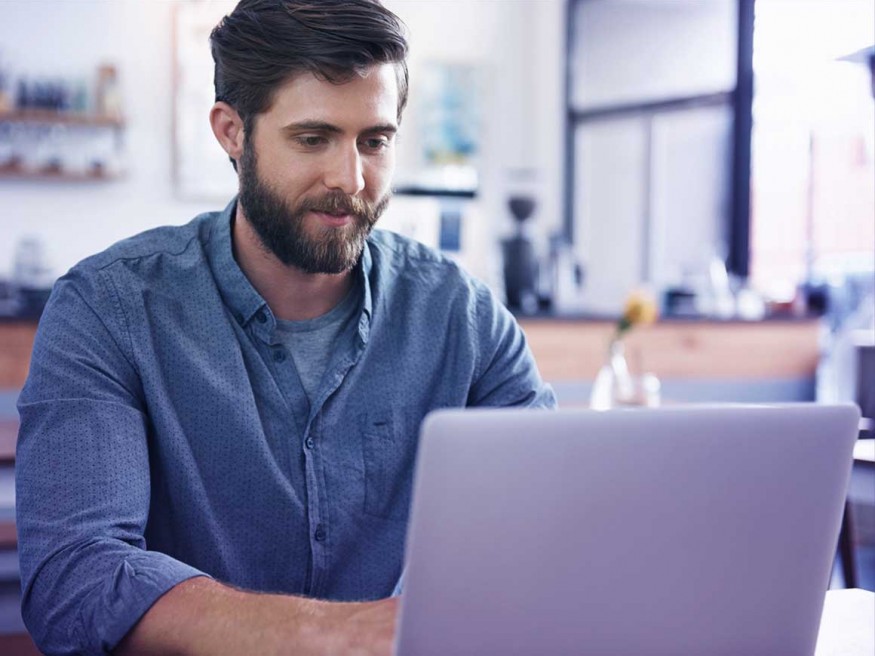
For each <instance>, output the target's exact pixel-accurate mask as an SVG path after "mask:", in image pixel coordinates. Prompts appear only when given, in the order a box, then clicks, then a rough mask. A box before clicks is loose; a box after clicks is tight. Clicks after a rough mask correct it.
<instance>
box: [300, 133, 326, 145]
mask: <svg viewBox="0 0 875 656" xmlns="http://www.w3.org/2000/svg"><path fill="white" fill-rule="evenodd" d="M295 140H296V141H297V142H298V143H299V144H301V145H302V146H306V147H307V148H315V147H316V146H321V145H322V144H323V143H325V137H320V136H319V135H316V134H303V135H301V136H299V137H296V138H295Z"/></svg>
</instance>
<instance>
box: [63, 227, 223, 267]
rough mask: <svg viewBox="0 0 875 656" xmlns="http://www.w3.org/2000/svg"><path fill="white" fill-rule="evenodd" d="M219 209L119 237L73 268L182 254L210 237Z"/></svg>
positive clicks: (107, 265) (103, 265) (109, 264)
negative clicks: (172, 223)
mask: <svg viewBox="0 0 875 656" xmlns="http://www.w3.org/2000/svg"><path fill="white" fill-rule="evenodd" d="M216 214H217V212H206V213H204V214H200V215H198V216H196V217H195V218H194V219H192V220H191V221H189V222H188V223H185V224H183V225H167V226H161V227H157V228H151V229H150V230H146V231H144V232H141V233H139V234H136V235H133V236H131V237H127V238H126V239H122V240H121V241H118V242H116V243H114V244H112V245H111V246H109V247H108V248H106V249H105V250H103V251H101V252H99V253H96V254H94V255H91V256H89V257H87V258H85V259H84V260H82V261H81V262H79V263H78V264H77V265H76V266H74V267H73V269H72V271H71V272H80V273H86V272H94V271H99V270H101V269H106V268H108V267H111V266H112V265H114V264H117V263H120V262H135V261H138V260H142V259H144V258H151V257H154V256H158V255H168V256H171V257H173V256H179V255H183V254H184V253H186V252H188V251H190V250H191V247H192V246H193V245H195V244H197V245H198V250H200V246H201V245H204V244H206V242H207V241H208V240H209V233H210V229H211V227H212V224H213V219H214V218H215V216H216Z"/></svg>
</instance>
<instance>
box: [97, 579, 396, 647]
mask: <svg viewBox="0 0 875 656" xmlns="http://www.w3.org/2000/svg"><path fill="white" fill-rule="evenodd" d="M396 614H397V600H396V599H384V600H382V601H373V602H362V603H338V602H325V601H317V600H313V599H304V598H300V597H289V596H283V595H273V594H257V593H251V592H243V591H240V590H236V589H234V588H229V587H227V586H224V585H222V584H221V583H217V582H216V581H213V580H212V579H208V578H205V577H198V578H193V579H189V580H187V581H184V582H182V583H180V584H179V585H177V586H176V587H174V588H173V589H171V590H170V591H169V592H167V593H166V594H165V595H164V596H163V597H161V598H160V599H159V600H158V601H157V602H156V603H155V605H153V606H152V608H151V609H150V610H149V611H148V612H147V613H146V614H145V615H144V616H143V618H142V619H141V620H140V621H139V622H138V623H137V625H136V626H135V627H134V628H133V630H132V631H131V632H130V633H129V634H128V635H127V636H126V637H125V639H124V640H123V641H122V642H121V643H120V645H119V647H118V649H116V651H115V652H114V653H115V654H117V655H118V656H139V655H145V654H179V655H185V656H189V655H191V656H200V655H203V656H223V655H224V654H228V655H229V656H232V655H233V656H236V655H238V654H261V655H264V656H273V655H279V654H289V655H294V656H299V655H300V656H316V655H317V654H318V655H322V654H324V655H326V656H328V655H332V654H350V655H361V656H366V655H367V656H371V655H374V656H376V655H378V654H380V655H383V656H388V655H389V654H391V652H392V641H393V635H394V630H395V617H396Z"/></svg>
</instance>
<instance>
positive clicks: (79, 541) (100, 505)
mask: <svg viewBox="0 0 875 656" xmlns="http://www.w3.org/2000/svg"><path fill="white" fill-rule="evenodd" d="M104 275H105V274H104V273H103V272H101V271H100V270H87V271H77V270H75V269H74V271H73V272H71V273H70V274H68V275H67V276H65V277H64V278H62V279H61V280H59V281H58V283H56V285H55V288H54V290H53V292H52V296H51V298H50V300H49V303H48V305H47V307H46V310H45V312H44V314H43V317H42V319H41V321H40V325H39V329H38V331H37V337H36V341H35V344H34V350H33V354H32V359H31V368H30V373H29V376H28V380H27V383H26V385H25V387H24V389H23V390H22V393H21V396H20V397H19V404H18V409H19V413H20V416H21V429H20V432H19V436H18V448H17V454H16V523H17V529H18V542H19V561H20V569H21V582H22V616H23V618H24V622H25V624H26V626H27V628H28V630H29V631H30V633H31V635H32V636H33V639H34V641H35V642H36V644H37V645H38V646H39V648H40V649H41V650H42V651H43V652H45V653H47V654H108V653H110V650H111V649H112V648H114V647H115V645H116V644H117V643H118V642H119V641H120V640H121V639H122V638H123V637H124V636H125V634H126V633H127V632H128V631H129V630H130V629H131V628H132V627H133V626H134V624H135V623H136V622H137V621H138V620H139V619H140V617H141V616H142V615H143V614H144V613H145V612H146V611H147V610H148V609H149V607H150V606H151V605H152V604H153V603H154V602H155V601H156V600H157V599H158V598H159V597H160V596H161V595H162V594H164V593H165V592H166V591H167V590H169V589H170V588H172V587H173V586H174V585H176V584H178V583H180V582H181V581H183V580H186V579H188V578H191V577H193V576H199V575H203V573H202V572H200V571H198V570H197V569H195V568H193V567H190V566H188V565H186V564H184V563H181V562H179V561H177V560H175V559H173V558H171V557H170V556H167V555H166V554H162V553H159V552H154V551H148V550H147V545H146V543H145V540H144V537H143V534H144V530H145V526H146V521H147V519H148V515H149V499H150V475H149V449H148V441H147V423H148V422H147V417H146V414H145V409H144V407H143V405H144V404H143V401H142V392H141V390H140V384H139V377H138V374H137V370H136V367H135V365H134V360H133V357H132V349H131V348H130V343H129V341H128V340H129V337H128V332H127V330H126V326H125V319H124V316H123V314H122V309H121V306H120V305H119V303H118V300H117V298H116V297H115V296H114V293H113V289H112V286H111V282H110V281H109V280H108V279H106V278H104V277H103V276H104Z"/></svg>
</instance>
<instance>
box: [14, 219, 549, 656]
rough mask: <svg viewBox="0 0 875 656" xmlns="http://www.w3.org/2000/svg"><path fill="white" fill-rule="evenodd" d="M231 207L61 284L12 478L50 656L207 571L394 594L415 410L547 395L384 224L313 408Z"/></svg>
mask: <svg viewBox="0 0 875 656" xmlns="http://www.w3.org/2000/svg"><path fill="white" fill-rule="evenodd" d="M234 210H235V204H234V203H231V205H229V206H228V208H226V209H225V211H223V212H221V213H209V214H204V215H201V216H199V217H197V218H196V219H194V220H193V221H192V222H191V223H189V224H188V225H185V226H181V227H167V228H159V229H156V230H152V231H149V232H146V233H144V234H142V235H139V236H137V237H133V238H131V239H128V240H126V241H123V242H120V243H119V244H116V245H115V246H113V247H111V248H110V249H108V250H107V251H105V252H103V253H101V254H99V255H96V256H94V257H91V258H89V259H87V260H85V261H83V262H82V263H80V264H79V265H77V266H76V267H74V268H73V269H72V270H71V271H70V272H69V273H68V274H67V275H65V276H64V277H63V278H61V279H60V280H59V281H58V282H57V284H56V285H55V288H54V290H53V292H52V296H51V299H50V300H49V303H48V306H47V307H46V310H45V313H44V315H43V318H42V320H41V322H40V326H39V330H38V333H37V337H36V342H35V345H34V351H33V358H32V362H31V369H30V375H29V377H28V380H27V384H26V385H25V388H24V390H23V391H22V394H21V396H20V399H19V412H20V414H21V432H20V435H19V442H18V452H17V471H16V474H17V488H16V489H17V523H18V535H19V556H20V562H21V577H22V587H23V600H22V614H23V617H24V620H25V623H26V625H27V627H28V629H29V630H30V632H31V633H32V635H33V637H34V639H35V640H36V642H37V644H38V645H39V646H40V647H41V649H43V650H44V651H46V652H48V653H51V654H73V653H77V654H78V653H88V654H102V653H108V651H109V650H110V649H112V648H113V647H114V646H115V645H116V644H117V643H118V642H119V640H120V639H121V638H122V637H123V636H124V635H125V634H126V633H127V632H128V631H129V630H130V629H131V628H132V627H133V625H134V624H135V623H136V621H137V620H138V619H139V618H140V617H141V616H142V615H143V613H145V611H146V610H148V608H149V607H150V606H151V605H152V604H153V603H154V602H155V601H156V599H158V597H160V596H161V595H162V594H163V593H164V592H166V591H167V590H168V589H170V588H171V587H173V586H174V585H176V584H178V583H179V582H181V581H183V580H185V579H188V578H190V577H193V576H198V575H204V574H205V575H208V576H212V577H214V578H216V579H218V580H220V581H224V582H227V583H229V584H233V585H235V586H239V587H242V588H246V589H251V590H260V591H270V592H280V593H295V594H302V595H308V596H312V597H319V598H324V599H334V600H367V599H375V598H379V597H385V596H388V595H389V594H390V593H391V592H392V589H393V586H394V584H395V582H396V580H397V579H398V576H399V574H400V572H401V567H402V556H403V542H404V537H405V530H406V522H407V513H408V506H409V504H410V494H411V477H412V466H413V460H414V457H415V454H416V446H417V437H418V431H419V425H420V422H421V421H422V419H423V417H425V415H426V414H427V413H428V412H429V411H430V410H433V409H435V408H442V407H462V406H487V405H489V406H512V405H513V406H540V407H549V406H553V405H555V398H554V396H553V393H552V391H551V390H550V388H549V387H548V386H545V385H544V384H543V382H542V381H541V379H540V377H539V375H538V372H537V370H536V367H535V364H534V362H533V360H532V356H531V354H530V352H529V349H528V348H527V346H526V342H525V339H524V337H523V334H522V332H521V330H520V329H519V327H518V325H517V324H516V322H515V321H514V320H513V318H512V317H511V316H510V315H509V314H508V312H507V311H506V310H505V309H504V308H503V307H502V306H501V305H500V304H499V303H497V302H496V300H495V298H494V297H493V295H492V294H491V293H490V292H489V290H488V289H487V288H486V287H485V286H484V285H483V284H482V283H480V282H477V281H476V280H474V279H472V278H471V277H469V276H468V275H466V274H465V273H464V272H463V271H462V270H461V269H460V268H459V267H458V266H456V265H455V264H454V263H452V262H451V261H449V260H447V259H445V258H443V257H442V256H440V255H439V254H437V253H435V252H433V251H431V250H429V249H427V248H425V247H423V246H421V245H419V244H417V243H415V242H412V241H409V240H406V239H404V238H401V237H399V236H397V235H393V234H391V233H386V232H380V231H377V232H375V233H374V234H373V235H371V237H370V238H369V239H368V242H367V246H366V247H365V249H364V252H363V254H362V258H361V260H360V264H359V265H358V267H357V268H356V270H355V276H356V281H357V284H360V285H362V292H363V293H362V295H361V296H362V301H361V308H360V312H359V314H358V321H354V322H351V326H350V328H349V329H348V330H347V331H346V332H345V333H343V334H341V336H340V338H339V339H338V342H337V344H336V346H335V349H334V352H333V353H332V356H331V359H330V362H329V365H328V369H327V370H326V373H325V376H324V377H323V379H322V383H321V386H320V388H319V391H318V393H316V394H315V396H314V400H313V403H312V404H311V403H310V401H309V400H308V397H307V394H306V393H305V392H304V389H303V387H302V386H301V381H300V379H299V378H298V375H297V373H296V371H295V366H294V360H293V358H291V357H289V354H288V353H287V352H286V351H285V350H284V347H283V344H282V341H281V340H280V339H279V337H278V336H277V332H276V330H275V328H276V318H275V317H274V315H273V313H272V312H271V309H270V308H269V307H268V306H267V304H266V303H265V301H264V299H263V298H262V297H261V296H260V295H259V294H258V292H257V291H256V290H255V289H254V288H253V287H252V285H251V283H250V282H249V280H248V279H247V278H246V276H245V275H244V274H243V272H242V271H241V269H240V267H239V266H238V265H237V263H236V261H235V260H234V256H233V254H232V244H231V226H232V221H233V216H234ZM447 485H452V481H447Z"/></svg>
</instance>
